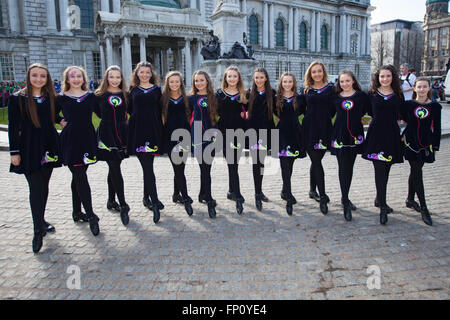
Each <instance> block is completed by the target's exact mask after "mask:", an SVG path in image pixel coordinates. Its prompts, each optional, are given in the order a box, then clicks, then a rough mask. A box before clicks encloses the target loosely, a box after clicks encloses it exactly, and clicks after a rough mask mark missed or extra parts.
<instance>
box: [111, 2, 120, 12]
mask: <svg viewBox="0 0 450 320" xmlns="http://www.w3.org/2000/svg"><path fill="white" fill-rule="evenodd" d="M111 11H112V12H113V13H120V0H113V7H112V10H111Z"/></svg>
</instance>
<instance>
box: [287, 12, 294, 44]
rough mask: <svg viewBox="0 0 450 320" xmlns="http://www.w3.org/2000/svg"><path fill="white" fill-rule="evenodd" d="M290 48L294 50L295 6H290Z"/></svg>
mask: <svg viewBox="0 0 450 320" xmlns="http://www.w3.org/2000/svg"><path fill="white" fill-rule="evenodd" d="M288 26H289V27H288V50H294V8H293V7H289V25H288Z"/></svg>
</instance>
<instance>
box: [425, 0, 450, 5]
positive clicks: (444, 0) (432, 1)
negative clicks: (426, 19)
mask: <svg viewBox="0 0 450 320" xmlns="http://www.w3.org/2000/svg"><path fill="white" fill-rule="evenodd" d="M448 1H449V0H427V2H426V4H430V3H435V2H448Z"/></svg>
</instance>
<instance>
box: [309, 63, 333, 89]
mask: <svg viewBox="0 0 450 320" xmlns="http://www.w3.org/2000/svg"><path fill="white" fill-rule="evenodd" d="M316 65H320V66H322V70H323V79H322V81H323V83H324V84H327V83H328V72H327V68H325V65H324V64H323V63H322V62H321V61H317V60H316V61H313V62H311V64H310V65H309V67H308V69H307V70H306V73H305V81H304V82H303V87H304V88H305V93H307V92H308V91H309V89H311V87H312V85H313V84H314V80H313V78H312V75H311V74H312V68H313V67H314V66H316Z"/></svg>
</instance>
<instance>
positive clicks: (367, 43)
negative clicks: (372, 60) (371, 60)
mask: <svg viewBox="0 0 450 320" xmlns="http://www.w3.org/2000/svg"><path fill="white" fill-rule="evenodd" d="M366 20H367V21H366V55H369V56H370V17H367V18H366Z"/></svg>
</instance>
